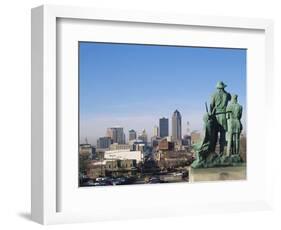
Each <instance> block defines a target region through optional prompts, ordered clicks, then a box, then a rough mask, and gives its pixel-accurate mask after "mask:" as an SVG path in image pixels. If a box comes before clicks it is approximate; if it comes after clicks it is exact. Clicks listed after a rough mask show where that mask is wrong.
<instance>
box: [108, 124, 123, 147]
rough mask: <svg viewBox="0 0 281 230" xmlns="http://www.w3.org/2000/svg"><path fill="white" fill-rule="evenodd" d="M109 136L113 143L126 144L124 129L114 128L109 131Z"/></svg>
mask: <svg viewBox="0 0 281 230" xmlns="http://www.w3.org/2000/svg"><path fill="white" fill-rule="evenodd" d="M107 136H108V137H110V138H111V140H112V143H118V144H125V134H124V131H123V128H122V127H112V128H108V129H107Z"/></svg>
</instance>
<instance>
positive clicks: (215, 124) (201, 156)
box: [191, 81, 242, 168]
mask: <svg viewBox="0 0 281 230" xmlns="http://www.w3.org/2000/svg"><path fill="white" fill-rule="evenodd" d="M225 87H226V85H225V84H224V83H223V82H221V81H219V82H218V83H217V86H216V88H217V91H216V92H215V93H214V94H213V95H212V98H211V103H210V112H209V111H208V108H207V105H206V111H207V113H206V114H205V115H204V118H203V121H204V139H203V141H202V143H201V144H200V145H199V146H194V148H195V152H196V159H195V161H194V162H193V163H192V165H191V167H193V168H202V167H219V166H232V165H237V164H239V163H241V158H240V155H239V140H240V133H241V130H242V125H241V122H240V119H241V116H242V106H241V105H239V104H238V103H237V95H234V96H233V97H232V101H231V103H230V104H229V105H228V102H229V101H230V99H231V95H230V94H229V93H228V92H226V91H225V89H224V88H225ZM226 136H227V142H226ZM218 140H219V152H218V153H216V146H217V142H218ZM226 143H228V144H227V151H226V153H225V151H224V149H225V146H226Z"/></svg>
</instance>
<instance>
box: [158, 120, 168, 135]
mask: <svg viewBox="0 0 281 230" xmlns="http://www.w3.org/2000/svg"><path fill="white" fill-rule="evenodd" d="M159 135H160V137H167V136H169V119H168V118H165V117H162V118H160V119H159Z"/></svg>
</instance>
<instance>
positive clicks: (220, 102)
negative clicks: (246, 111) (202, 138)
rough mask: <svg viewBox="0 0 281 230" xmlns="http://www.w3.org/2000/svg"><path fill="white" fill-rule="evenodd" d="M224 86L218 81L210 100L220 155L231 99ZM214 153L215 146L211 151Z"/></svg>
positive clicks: (223, 144) (222, 149) (224, 140)
mask: <svg viewBox="0 0 281 230" xmlns="http://www.w3.org/2000/svg"><path fill="white" fill-rule="evenodd" d="M225 87H226V85H225V84H224V83H223V82H222V81H219V82H218V83H217V91H216V92H215V93H214V94H213V96H212V98H211V104H210V109H211V114H214V115H215V116H216V120H217V127H216V135H215V138H216V140H215V142H217V138H218V134H219V144H220V154H223V151H224V146H225V144H226V139H225V134H226V132H227V120H226V107H227V103H228V102H229V101H230V99H231V95H230V94H229V93H228V92H226V91H225V89H224V88H225ZM212 151H215V146H214V148H213V149H212Z"/></svg>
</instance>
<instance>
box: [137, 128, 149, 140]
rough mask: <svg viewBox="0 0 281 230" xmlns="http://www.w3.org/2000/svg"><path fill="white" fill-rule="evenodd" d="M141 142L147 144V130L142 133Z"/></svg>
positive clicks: (139, 137)
mask: <svg viewBox="0 0 281 230" xmlns="http://www.w3.org/2000/svg"><path fill="white" fill-rule="evenodd" d="M138 139H139V140H142V141H143V142H147V134H146V131H145V129H144V130H143V131H142V133H141V134H140V135H139V136H138Z"/></svg>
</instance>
